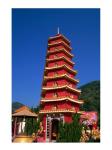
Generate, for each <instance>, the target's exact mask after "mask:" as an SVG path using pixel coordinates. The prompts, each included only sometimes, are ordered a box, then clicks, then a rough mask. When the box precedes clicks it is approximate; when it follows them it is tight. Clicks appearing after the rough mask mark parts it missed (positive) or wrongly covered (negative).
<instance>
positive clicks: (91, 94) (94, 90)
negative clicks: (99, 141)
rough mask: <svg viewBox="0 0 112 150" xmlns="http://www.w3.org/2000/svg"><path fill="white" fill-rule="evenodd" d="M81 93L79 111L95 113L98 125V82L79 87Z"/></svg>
mask: <svg viewBox="0 0 112 150" xmlns="http://www.w3.org/2000/svg"><path fill="white" fill-rule="evenodd" d="M80 89H81V91H82V93H81V95H80V97H79V99H83V100H84V104H83V105H82V106H81V110H84V111H97V112H98V119H99V121H98V123H99V125H100V81H93V82H90V83H88V84H86V85H84V86H81V87H80Z"/></svg>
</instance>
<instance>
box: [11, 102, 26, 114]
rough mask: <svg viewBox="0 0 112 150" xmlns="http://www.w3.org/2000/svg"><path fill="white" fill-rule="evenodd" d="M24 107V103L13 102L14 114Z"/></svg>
mask: <svg viewBox="0 0 112 150" xmlns="http://www.w3.org/2000/svg"><path fill="white" fill-rule="evenodd" d="M22 106H24V105H23V104H22V103H19V102H12V112H14V111H15V110H16V109H18V108H20V107H22Z"/></svg>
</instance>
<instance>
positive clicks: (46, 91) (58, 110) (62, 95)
mask: <svg viewBox="0 0 112 150" xmlns="http://www.w3.org/2000/svg"><path fill="white" fill-rule="evenodd" d="M71 50H72V48H71V46H70V41H69V40H68V39H67V38H66V37H65V36H64V35H62V34H60V33H58V34H57V35H56V36H54V37H50V38H49V39H48V48H47V55H46V63H45V70H44V77H43V84H42V94H41V97H42V98H41V101H40V102H41V106H42V107H41V110H40V112H39V114H40V116H41V117H42V124H43V128H44V140H45V141H46V142H47V141H48V142H50V141H52V140H56V138H57V135H58V124H59V121H62V122H63V123H64V122H67V123H70V122H71V121H72V114H74V113H80V110H79V107H80V104H82V103H83V101H82V100H79V99H78V97H79V95H80V93H81V91H80V90H79V89H77V87H76V86H77V83H78V82H79V81H78V80H77V79H75V76H76V74H77V71H76V70H74V69H73V67H74V62H73V61H72V58H73V56H74V55H73V54H72V53H71Z"/></svg>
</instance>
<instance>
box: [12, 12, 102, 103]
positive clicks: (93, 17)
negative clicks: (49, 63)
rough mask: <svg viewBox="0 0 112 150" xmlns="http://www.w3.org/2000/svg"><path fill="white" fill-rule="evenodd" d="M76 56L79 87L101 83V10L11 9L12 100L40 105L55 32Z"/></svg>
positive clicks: (74, 59)
mask: <svg viewBox="0 0 112 150" xmlns="http://www.w3.org/2000/svg"><path fill="white" fill-rule="evenodd" d="M58 27H59V28H60V33H62V34H64V35H65V36H66V37H67V38H68V39H69V40H70V41H71V46H72V48H73V50H72V53H73V54H74V55H75V57H74V58H73V61H74V62H75V66H74V69H76V70H78V74H77V76H76V78H77V79H79V80H80V83H79V84H78V87H79V86H81V85H83V84H86V83H88V82H91V81H94V80H99V79H100V9H12V100H13V101H18V102H21V103H23V104H25V105H28V106H36V105H38V104H39V101H40V95H41V84H42V79H43V71H44V64H45V57H46V49H47V40H48V38H49V37H50V36H55V35H56V34H57V28H58Z"/></svg>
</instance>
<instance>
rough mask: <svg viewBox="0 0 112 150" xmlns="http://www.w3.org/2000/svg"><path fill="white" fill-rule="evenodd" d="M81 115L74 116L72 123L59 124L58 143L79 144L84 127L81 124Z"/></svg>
mask: <svg viewBox="0 0 112 150" xmlns="http://www.w3.org/2000/svg"><path fill="white" fill-rule="evenodd" d="M79 118H80V115H79V114H75V115H73V121H72V123H64V124H63V123H62V122H60V124H59V137H58V139H57V142H79V141H80V137H81V131H82V125H81V124H80V122H79Z"/></svg>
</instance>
